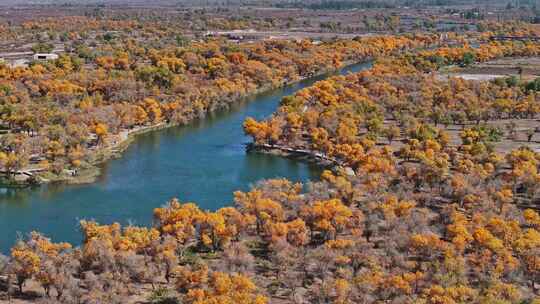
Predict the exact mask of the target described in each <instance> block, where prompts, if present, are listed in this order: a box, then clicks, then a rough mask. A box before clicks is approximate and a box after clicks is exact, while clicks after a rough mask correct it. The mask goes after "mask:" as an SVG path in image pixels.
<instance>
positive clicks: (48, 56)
mask: <svg viewBox="0 0 540 304" xmlns="http://www.w3.org/2000/svg"><path fill="white" fill-rule="evenodd" d="M56 59H58V55H56V54H45V53H43V54H41V53H38V54H34V60H42V61H46V60H56Z"/></svg>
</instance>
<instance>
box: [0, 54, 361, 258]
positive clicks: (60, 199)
mask: <svg viewBox="0 0 540 304" xmlns="http://www.w3.org/2000/svg"><path fill="white" fill-rule="evenodd" d="M370 66H371V64H369V63H364V64H355V65H351V66H348V67H345V68H343V69H341V70H340V71H338V73H341V74H346V73H349V72H357V71H360V70H362V69H365V68H368V67H370ZM328 76H329V75H322V76H318V77H314V78H310V79H306V80H303V81H301V82H298V83H295V84H292V85H289V86H286V87H283V88H280V89H276V90H272V91H270V92H266V93H264V94H260V95H257V96H254V97H252V98H250V99H249V100H246V101H244V102H239V103H236V104H235V105H234V106H232V107H231V108H229V109H227V110H221V111H217V112H215V113H212V114H210V115H208V117H207V118H205V119H204V120H199V121H195V122H193V123H191V124H189V125H188V126H181V127H173V128H169V129H164V130H160V131H155V132H150V133H146V134H142V135H139V136H137V137H136V139H135V140H134V142H133V143H132V144H131V145H130V146H129V148H128V149H127V150H126V151H125V152H124V153H123V155H122V157H121V158H119V159H114V160H110V161H108V162H106V163H104V164H103V165H102V166H101V167H102V174H101V176H100V177H99V178H98V180H97V181H96V182H95V183H92V184H85V185H65V184H51V185H43V186H39V187H35V188H29V189H0V231H1V234H0V252H3V253H4V254H6V253H8V252H9V248H10V247H11V246H13V244H14V242H15V240H16V238H17V236H18V235H24V234H27V233H28V232H31V231H40V232H42V233H44V234H45V235H46V236H48V237H51V238H52V239H53V241H55V242H58V241H67V242H71V243H74V244H79V243H80V241H81V234H80V231H79V229H78V221H79V220H81V219H94V220H96V221H98V222H99V223H102V224H110V223H112V222H115V221H117V222H120V223H122V224H127V223H133V224H136V225H150V224H151V223H152V210H153V209H154V208H156V207H159V206H161V205H163V204H165V203H166V202H167V201H168V200H170V199H171V198H173V197H176V198H178V199H179V200H180V201H182V202H195V203H197V204H198V205H199V206H200V207H201V208H202V209H210V210H215V209H218V208H220V207H223V206H226V205H230V204H231V203H232V196H233V192H234V191H236V190H248V189H249V187H250V185H252V184H253V183H255V182H256V181H258V180H261V179H268V178H276V177H285V178H288V179H290V180H293V181H301V182H306V181H308V180H316V179H318V178H319V175H320V173H321V169H320V168H319V167H318V166H316V165H314V164H310V163H307V162H302V161H299V160H292V159H286V158H282V157H278V156H273V155H265V154H258V153H246V151H245V147H244V145H245V144H246V143H248V142H249V141H250V138H248V137H246V136H245V135H244V132H243V129H242V123H243V121H244V119H245V118H246V117H248V116H251V117H254V118H256V119H258V120H259V119H263V118H266V117H268V116H269V115H271V114H272V113H273V112H274V111H275V110H276V109H277V107H278V106H279V102H280V100H281V98H282V97H283V96H287V95H291V94H293V93H294V92H295V91H297V90H299V89H302V88H304V87H307V86H310V85H312V84H313V83H314V82H315V81H318V80H321V79H324V78H326V77H328Z"/></svg>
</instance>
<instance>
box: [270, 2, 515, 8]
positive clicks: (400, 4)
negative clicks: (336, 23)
mask: <svg viewBox="0 0 540 304" xmlns="http://www.w3.org/2000/svg"><path fill="white" fill-rule="evenodd" d="M482 3H490V4H493V3H499V4H506V3H507V2H506V1H504V0H499V1H497V0H495V1H492V0H478V1H476V2H475V4H482ZM461 4H471V1H470V0H321V1H283V2H280V3H277V4H276V6H277V7H295V8H309V9H314V10H323V9H335V10H347V9H366V8H396V7H403V6H409V7H421V6H445V5H461Z"/></svg>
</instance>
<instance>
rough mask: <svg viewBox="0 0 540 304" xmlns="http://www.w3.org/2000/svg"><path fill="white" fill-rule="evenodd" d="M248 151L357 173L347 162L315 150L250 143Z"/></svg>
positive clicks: (351, 173) (348, 172) (350, 173)
mask: <svg viewBox="0 0 540 304" xmlns="http://www.w3.org/2000/svg"><path fill="white" fill-rule="evenodd" d="M246 151H247V152H250V153H264V154H270V155H276V156H280V157H287V158H293V159H300V160H303V161H308V162H311V163H315V164H317V165H318V166H321V167H322V168H330V169H332V170H333V171H341V170H344V171H345V173H346V174H347V175H351V176H353V175H355V172H354V170H353V169H352V168H351V167H349V166H347V164H346V163H345V162H343V161H340V160H338V159H335V158H332V157H329V156H327V155H325V154H323V153H320V152H317V151H313V150H306V149H296V148H291V147H287V146H283V145H271V144H256V143H249V144H247V145H246Z"/></svg>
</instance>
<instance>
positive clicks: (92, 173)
mask: <svg viewBox="0 0 540 304" xmlns="http://www.w3.org/2000/svg"><path fill="white" fill-rule="evenodd" d="M372 61H373V58H371V57H369V58H366V59H364V60H361V61H346V62H344V63H343V65H342V66H341V67H339V68H325V69H321V70H320V71H318V72H317V73H313V74H311V75H309V76H302V77H298V78H297V79H294V80H290V81H284V82H282V83H281V84H280V85H277V86H272V85H269V86H263V87H260V88H259V89H257V90H256V91H254V92H251V93H248V94H246V95H244V96H240V97H239V98H236V99H231V100H230V101H229V102H223V103H222V102H220V103H218V104H219V105H220V107H215V108H210V109H208V111H207V112H206V114H209V113H212V112H215V111H219V110H224V109H227V108H229V107H230V106H232V105H233V104H236V103H239V102H241V101H249V100H251V99H254V98H256V97H257V96H258V95H261V94H265V93H267V92H270V91H272V90H276V89H280V88H284V87H287V86H291V85H294V84H296V83H299V82H301V81H305V80H308V79H311V78H315V77H320V76H323V75H327V74H333V73H336V72H338V71H340V70H342V69H345V68H347V67H350V66H353V65H357V64H369V63H370V62H372ZM196 119H203V118H201V117H194V118H193V119H191V120H189V121H184V122H175V123H171V122H159V123H157V124H153V125H146V126H138V127H136V128H133V129H130V130H122V131H121V132H120V133H118V134H115V135H113V136H112V137H114V141H113V144H110V145H108V146H106V147H101V148H99V147H97V148H96V149H95V151H93V153H91V154H90V155H89V156H88V159H87V160H86V161H85V162H84V163H83V164H82V165H81V166H80V167H79V168H78V169H77V170H67V169H64V170H63V171H62V173H60V174H54V173H52V172H50V171H46V172H42V173H39V174H37V175H36V180H37V183H38V184H47V183H66V184H88V183H93V182H95V181H96V180H97V178H98V177H99V176H100V175H101V168H100V165H102V164H103V163H105V162H107V161H109V160H111V159H115V158H119V157H122V154H123V152H124V151H125V150H126V149H127V148H128V147H129V146H130V144H131V143H132V142H133V141H134V140H135V138H136V137H137V136H138V135H142V134H145V133H149V132H154V131H158V130H163V129H167V128H172V127H177V126H183V125H188V124H190V123H192V122H193V121H194V120H196Z"/></svg>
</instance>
